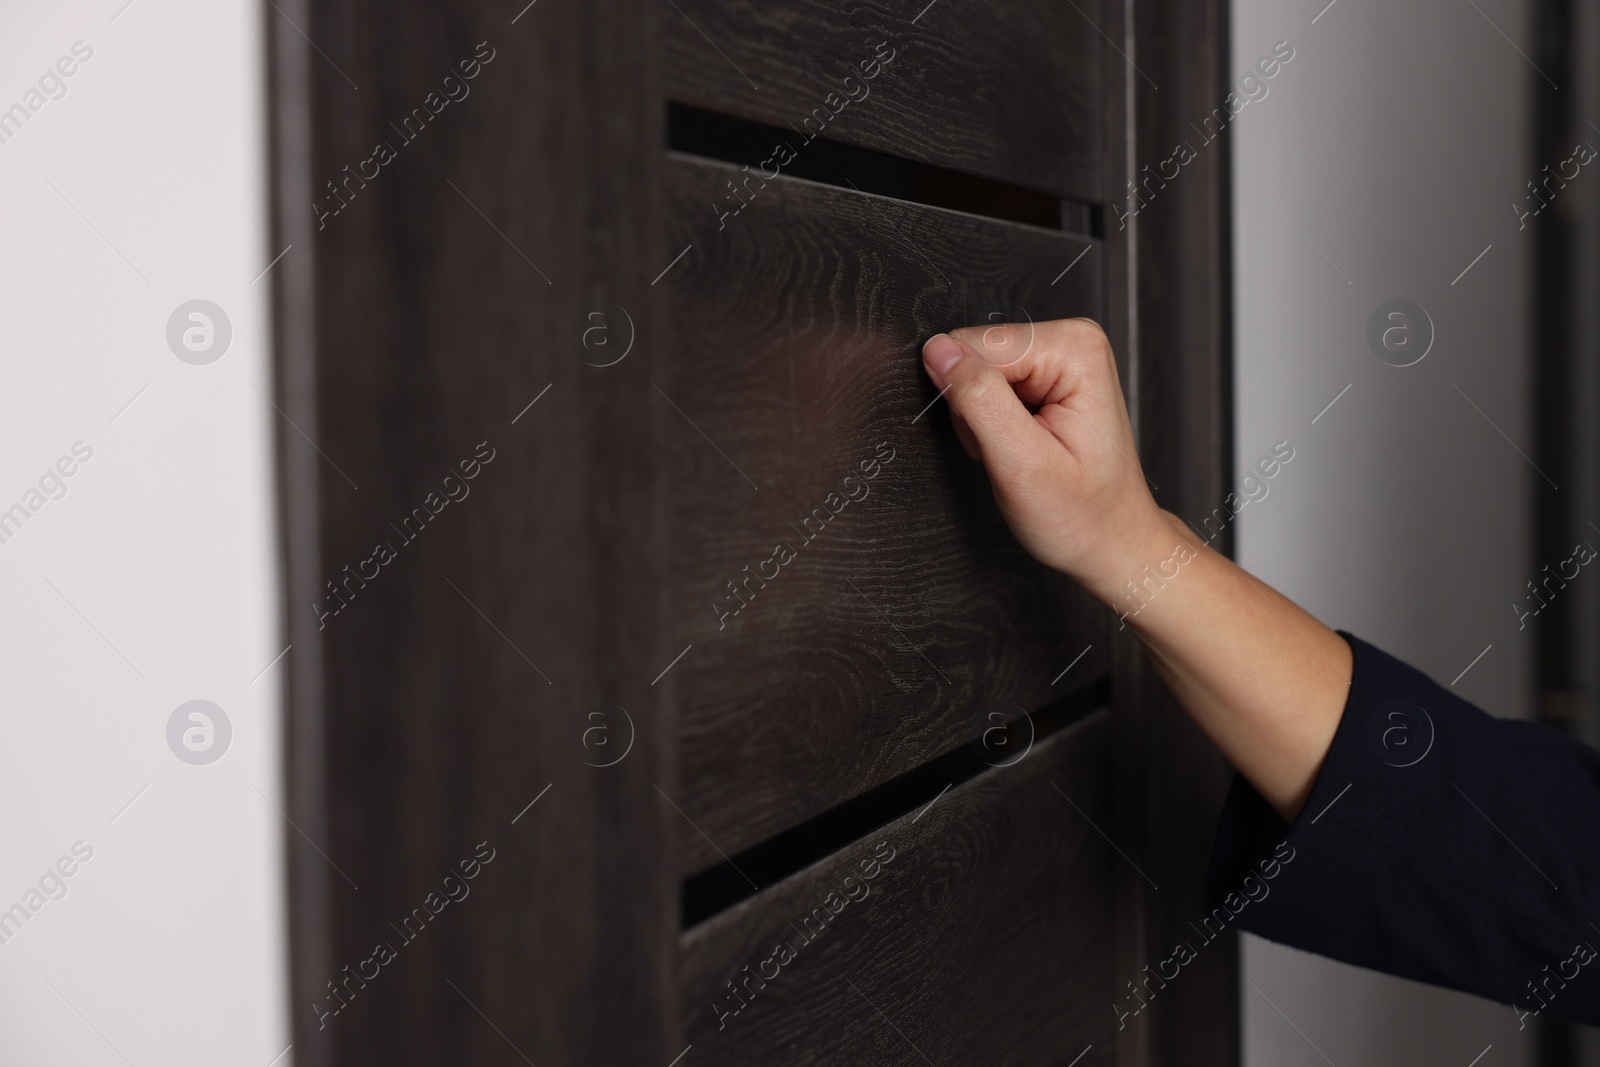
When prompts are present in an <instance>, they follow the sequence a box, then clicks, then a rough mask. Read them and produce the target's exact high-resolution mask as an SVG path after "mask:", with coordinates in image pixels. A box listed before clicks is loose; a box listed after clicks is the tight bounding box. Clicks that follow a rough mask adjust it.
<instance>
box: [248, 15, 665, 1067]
mask: <svg viewBox="0 0 1600 1067" xmlns="http://www.w3.org/2000/svg"><path fill="white" fill-rule="evenodd" d="M274 2H275V4H276V5H278V6H283V11H282V13H280V12H279V10H278V6H274V7H269V8H264V9H263V18H264V20H265V24H266V25H267V26H269V27H270V28H271V31H272V34H273V48H274V54H273V70H274V77H275V100H276V103H275V114H276V121H277V138H276V141H275V145H274V169H275V184H276V189H277V191H278V199H277V204H276V211H275V233H276V235H277V239H278V240H279V242H280V244H279V245H278V247H280V248H281V247H282V246H283V245H286V244H293V246H294V247H293V249H292V250H291V251H289V252H288V253H287V254H286V255H285V256H284V257H283V259H282V261H281V262H280V263H278V265H277V266H276V267H275V268H274V271H273V275H272V277H273V284H274V285H275V286H276V287H277V293H278V303H277V315H278V319H277V323H278V337H279V359H278V367H279V377H278V390H277V392H278V395H279V397H280V399H281V401H282V403H283V405H285V407H284V410H285V414H286V415H287V416H288V418H289V419H290V420H292V426H291V425H290V423H289V422H288V421H286V422H284V423H283V424H282V425H281V426H280V429H281V431H282V434H281V438H280V439H281V441H282V442H283V444H282V448H281V454H282V456H283V470H284V478H283V503H284V513H285V520H286V523H287V527H288V538H287V546H288V577H287V588H288V619H289V640H290V641H292V642H293V649H292V650H291V652H290V653H289V655H288V657H287V658H286V659H285V663H286V665H287V667H288V669H289V672H290V691H291V694H292V695H291V704H290V720H289V724H290V725H289V730H290V762H289V767H288V777H289V781H290V783H291V788H290V796H291V803H290V804H289V806H288V814H289V816H290V817H291V818H292V819H293V821H294V823H295V825H296V827H298V828H299V829H300V830H302V831H304V833H303V834H302V833H298V832H295V831H286V836H287V840H288V841H289V843H290V845H289V847H290V850H291V851H290V864H291V873H292V885H293V893H292V896H291V909H290V919H291V930H292V936H293V939H294V961H295V963H294V981H293V986H294V988H293V995H292V997H291V1000H290V1007H291V1011H292V1013H293V1014H292V1018H293V1025H294V1052H293V1055H294V1057H295V1060H296V1062H297V1063H300V1064H314V1065H317V1064H340V1065H345V1064H384V1065H396V1064H441V1063H470V1064H485V1065H488V1064H501V1063H522V1062H523V1059H522V1057H526V1059H527V1060H529V1061H531V1062H535V1063H538V1064H540V1065H541V1067H551V1065H574V1067H576V1065H579V1064H594V1063H615V1064H625V1063H626V1064H632V1063H640V1064H657V1065H664V1064H666V1063H667V1062H668V1061H669V1060H671V1059H672V1057H673V1056H675V1055H677V1054H678V1053H679V1052H680V1051H681V1049H682V1046H681V1045H678V1044H677V1036H676V1035H677V1030H678V1020H677V1012H676V999H675V998H674V997H672V995H671V990H672V977H671V960H672V958H673V951H674V945H675V940H674V939H675V935H676V931H677V899H676V886H677V883H676V877H675V873H674V872H673V870H672V869H671V863H670V860H671V856H670V850H669V848H668V843H669V841H670V835H671V833H672V830H673V824H672V823H671V821H670V820H674V819H676V818H677V816H676V815H675V814H674V813H673V812H672V810H671V808H670V807H668V806H667V805H666V804H665V803H664V802H663V801H662V799H661V793H660V792H658V791H657V786H659V787H660V788H661V789H662V790H664V791H666V792H669V793H670V792H673V791H675V788H676V786H675V776H674V771H673V763H672V754H673V747H674V746H673V743H672V737H673V719H672V714H673V711H672V705H671V690H670V687H669V686H666V685H662V686H656V687H652V686H651V684H650V683H651V679H652V678H653V677H654V676H655V674H656V673H657V672H658V671H659V670H660V669H661V667H662V666H664V665H665V663H666V662H667V660H668V659H670V654H669V653H668V652H667V651H666V644H665V642H666V635H667V628H666V627H665V625H664V622H665V620H664V618H663V617H662V614H661V608H662V606H663V603H664V602H663V600H662V599H661V598H660V596H659V595H658V590H659V589H660V587H661V583H662V580H663V576H662V569H663V567H664V566H665V565H666V563H667V561H666V559H665V552H664V549H665V545H666V539H665V536H664V532H663V529H662V525H661V519H662V517H663V512H662V500H663V498H662V496H661V487H662V485H663V482H662V481H661V479H660V477H659V472H658V470H657V463H656V457H657V455H658V452H659V450H658V448H657V445H656V440H655V434H656V429H657V423H656V418H655V413H656V412H657V410H658V409H657V407H656V404H657V400H656V399H655V397H654V396H653V392H652V390H651V386H650V382H651V380H652V375H653V370H652V366H651V360H652V358H653V355H654V353H655V351H656V348H655V346H653V345H650V344H646V343H643V342H642V341H641V343H639V344H637V345H635V346H634V350H633V351H632V352H631V353H630V355H629V356H628V358H627V359H625V360H624V361H622V362H621V363H619V364H617V365H616V366H613V367H609V368H596V367H593V366H589V365H586V362H585V359H586V357H588V359H589V361H590V362H599V360H597V359H595V357H593V356H592V355H590V353H589V351H588V350H586V349H585V348H584V347H583V345H582V343H581V340H580V339H581V338H582V335H583V331H584V330H585V329H587V328H590V327H591V326H593V325H594V324H595V320H593V319H591V318H590V315H591V314H592V313H595V312H599V313H602V314H603V315H605V316H607V317H608V319H609V321H610V323H611V328H612V329H613V330H615V331H616V333H615V336H614V339H615V341H616V343H617V348H615V349H612V351H617V350H620V348H621V346H622V341H623V338H624V334H625V328H624V326H623V320H624V316H623V314H622V309H626V311H627V313H628V314H629V315H631V317H632V323H633V327H634V329H636V330H637V332H638V334H639V336H640V337H641V338H646V337H651V336H654V335H655V334H656V333H657V332H658V331H657V326H656V323H655V320H654V312H653V303H652V300H651V299H650V296H651V290H650V288H649V283H650V281H651V279H652V278H654V277H655V275H656V274H657V273H658V272H659V271H660V270H661V268H662V266H664V265H665V263H666V261H667V258H668V257H667V256H666V255H665V254H664V251H663V245H662V243H661V238H662V236H663V231H662V228H661V226H660V219H661V212H662V205H661V201H660V188H661V187H660V183H659V178H658V175H659V168H660V165H661V148H660V145H661V143H662V139H663V136H664V133H663V129H662V124H663V114H662V108H661V107H660V105H659V100H660V94H659V90H658V89H657V88H656V87H655V82H654V71H655V70H656V69H657V64H658V61H659V45H658V43H657V42H656V37H655V34H654V32H653V30H652V27H653V25H654V23H655V19H656V17H657V6H656V5H655V4H654V3H650V2H634V0H603V2H599V3H592V4H577V5H574V4H560V3H549V2H546V3H541V4H538V5H536V6H532V7H531V8H528V9H526V10H525V11H524V13H523V14H522V15H521V16H520V17H519V18H518V20H517V21H516V23H515V24H513V22H512V20H513V18H514V17H517V16H518V9H519V8H520V7H521V6H522V5H504V4H499V3H487V2H483V0H464V2H458V3H451V4H448V5H446V4H439V3H423V2H416V0H412V2H404V3H399V4H389V3H373V2H367V0H343V2H340V3H335V4H316V5H310V4H300V3H290V2H289V0H281V3H280V0H274ZM302 34H304V36H302ZM308 38H309V40H310V41H314V42H315V47H314V48H312V47H311V46H310V45H309V44H308V40H307V39H308ZM491 52H492V54H493V58H492V59H487V58H485V57H486V56H487V55H488V54H489V53H491ZM474 57H478V58H479V59H480V60H481V64H480V69H479V70H478V73H477V75H476V77H474V78H472V79H471V80H470V82H466V83H464V84H465V85H466V86H467V88H468V89H469V90H470V92H469V93H468V94H465V95H463V94H462V93H461V88H460V86H461V85H462V84H463V83H462V82H461V79H460V75H461V71H460V69H459V65H460V64H461V63H462V62H463V61H466V60H472V59H474ZM580 60H581V61H580ZM447 77H453V78H454V79H455V82H454V83H447V82H446V81H445V79H446V78H447ZM346 79H349V80H348V81H347V80H346ZM452 84H454V85H455V86H456V88H455V89H454V90H453V91H454V92H455V93H456V94H457V95H458V96H462V98H461V99H458V100H452V101H451V102H449V103H448V104H445V105H444V106H442V108H441V109H440V110H439V111H438V112H437V114H433V115H432V116H431V117H429V118H427V120H426V126H425V127H424V128H422V130H421V132H420V133H419V134H417V135H416V136H415V138H414V139H412V140H408V139H406V138H405V137H404V136H403V134H402V133H401V132H400V131H398V130H397V129H395V128H394V127H392V126H391V123H398V122H400V121H402V120H403V119H404V118H405V117H406V116H410V115H412V113H413V109H415V108H427V109H428V112H431V111H432V109H433V107H435V106H438V104H437V102H438V101H439V100H441V99H443V98H444V97H445V94H446V93H447V92H450V91H452ZM356 86H359V89H357V88H356ZM429 94H434V97H433V98H434V101H435V103H434V104H429V102H428V98H429ZM426 113H427V112H425V114H426ZM375 142H388V143H390V144H391V145H392V146H393V149H394V151H395V158H394V159H392V160H391V161H390V162H387V163H385V164H383V166H382V168H381V170H380V171H378V173H377V176H376V177H371V178H369V180H366V181H365V182H364V183H355V182H352V184H351V186H350V187H349V188H348V189H347V190H346V194H347V196H348V200H347V202H346V203H345V205H344V206H343V207H342V208H340V209H339V211H338V213H337V214H335V215H333V216H332V217H325V218H322V219H321V220H320V223H319V219H318V217H317V215H316V213H315V212H313V210H312V203H313V201H314V200H315V201H317V202H319V203H321V204H323V205H324V208H325V209H327V205H329V204H332V205H334V206H337V205H338V203H339V202H338V201H337V200H333V199H332V198H331V196H330V193H329V190H328V188H327V186H326V184H325V183H326V182H328V181H334V180H339V181H341V182H342V181H343V180H345V177H346V176H345V173H344V170H343V168H345V167H346V166H347V165H349V166H350V167H351V168H352V169H353V170H354V169H355V168H356V167H357V166H358V164H359V161H361V160H363V159H366V158H369V157H370V156H371V155H372V154H373V146H374V143H375ZM576 161H582V165H581V166H579V165H576ZM367 173H368V174H369V175H370V174H371V173H372V171H371V169H370V168H368V169H367ZM547 387H548V389H549V392H548V393H543V391H544V390H545V389H546V388H547ZM541 394H543V395H542V397H541ZM536 397H541V398H540V399H539V400H538V403H537V404H535V405H534V406H533V407H532V408H531V409H527V410H524V409H525V407H526V405H528V404H529V403H530V402H531V401H533V400H534V399H535V398H536ZM618 411H625V412H627V413H628V416H627V418H624V419H618V418H616V413H617V412H618ZM519 413H520V417H519ZM513 420H515V421H513ZM302 435H303V436H302ZM309 442H315V445H314V446H313V445H312V444H310V443H309ZM480 443H486V445H487V448H488V449H491V450H492V451H493V455H494V458H493V459H492V461H490V462H488V463H487V464H486V465H483V466H482V467H481V469H480V471H479V473H478V474H477V477H476V478H474V479H472V480H471V481H470V482H468V483H462V482H461V478H460V476H461V472H460V471H459V469H458V468H459V464H460V463H461V461H463V460H471V459H473V457H474V456H477V455H479V451H480ZM479 458H481V456H480V457H479ZM449 475H456V482H454V483H449V484H447V483H446V482H445V478H446V477H447V476H449ZM347 479H348V480H347ZM452 484H455V485H458V486H459V485H461V484H465V485H467V486H468V487H469V488H470V493H468V494H467V495H465V496H464V497H463V498H461V499H458V500H453V501H449V502H447V503H444V504H443V505H433V504H428V499H429V494H433V499H434V500H436V501H437V500H441V499H444V498H445V496H446V494H447V493H450V492H452V489H451V485H452ZM454 491H455V492H457V493H459V492H460V489H459V488H457V489H456V490H454ZM435 506H438V507H439V511H438V514H437V515H436V516H434V517H433V518H431V519H429V520H427V523H426V526H425V528H424V529H423V532H422V533H421V534H420V535H419V536H417V537H416V540H415V541H414V542H410V541H408V540H407V539H406V537H405V535H403V534H402V533H401V531H400V529H399V527H401V526H402V525H403V524H404V519H405V518H406V517H407V516H410V515H412V514H413V510H414V509H416V508H419V507H427V508H428V509H429V510H432V509H433V508H434V507H435ZM379 542H388V543H389V544H390V545H391V546H393V549H394V550H395V552H396V557H397V558H395V559H394V560H393V561H391V562H388V563H386V564H384V565H383V566H382V567H381V569H380V571H379V573H378V576H377V577H376V578H373V579H372V580H370V581H367V582H364V583H362V584H360V585H353V586H352V587H351V592H350V593H349V594H348V595H350V596H351V597H352V599H350V601H349V602H348V604H347V606H345V607H343V608H342V609H340V612H339V614H338V615H337V616H335V617H332V618H327V619H324V620H322V624H319V621H318V618H317V615H316V614H315V613H314V612H313V607H312V605H313V604H314V603H318V602H324V601H326V602H327V604H328V605H329V606H333V605H336V604H337V603H338V602H337V601H335V600H333V599H332V594H331V593H330V591H329V589H328V588H327V587H326V586H325V583H326V582H328V581H330V580H337V581H341V582H342V581H343V580H344V578H345V572H344V570H343V568H344V567H345V566H346V565H349V566H350V567H351V568H352V570H355V569H357V568H359V566H360V561H362V560H363V559H367V558H370V557H371V556H372V554H373V548H374V545H375V544H376V543H379ZM367 573H369V574H370V573H371V571H370V569H368V572H367ZM323 624H325V625H323ZM619 709H626V711H627V712H628V713H629V714H631V716H632V721H633V724H634V725H635V727H636V737H634V739H633V743H632V749H631V752H630V753H629V755H628V756H627V758H626V759H624V760H622V761H621V762H620V763H618V764H617V765H616V766H613V767H609V768H604V769H601V768H596V767H593V766H589V765H586V764H587V763H592V762H601V760H602V759H603V758H608V757H609V753H610V752H611V751H616V750H620V749H621V748H622V747H623V741H624V740H625V727H624V719H623V718H622V716H621V715H619V714H618V711H619ZM591 713H600V714H604V715H606V716H608V717H609V723H610V728H611V729H612V730H613V731H614V735H613V736H614V737H615V740H616V744H615V747H614V748H613V749H610V750H605V754H604V755H602V754H601V752H600V750H599V749H598V748H597V747H590V748H588V749H586V747H585V743H584V739H585V736H586V731H587V730H589V729H590V728H591V727H592V726H594V725H596V723H597V720H593V719H591V718H590V717H589V716H590V714H591ZM591 736H592V735H591ZM547 789H548V791H547V792H546V790H547ZM535 798H539V799H538V802H537V803H536V804H534V805H533V806H532V807H531V808H529V807H527V806H528V805H529V804H530V802H532V801H534V800H535ZM482 842H486V843H487V848H488V849H491V850H493V854H494V857H495V858H494V859H493V860H492V861H491V862H490V863H488V864H486V865H483V866H482V867H481V870H479V872H478V873H477V877H476V878H475V879H473V880H472V881H471V882H470V883H465V885H466V886H467V888H468V889H470V893H469V894H468V895H466V896H465V897H464V898H462V899H460V900H459V901H457V902H451V903H447V904H445V905H444V906H443V908H442V910H440V911H439V912H438V913H437V915H436V916H435V917H433V918H431V919H430V920H429V921H428V922H427V925H426V928H425V929H424V930H423V932H422V933H421V934H420V935H418V936H416V937H415V940H410V939H409V938H407V937H406V936H405V935H404V934H403V933H402V928H406V929H409V928H407V927H406V924H405V920H406V919H407V917H409V916H413V915H414V912H415V910H416V909H424V912H423V913H424V915H427V914H428V912H431V911H432V910H433V904H431V903H430V899H431V900H432V901H437V900H439V899H440V898H441V897H442V896H443V895H444V894H445V893H447V892H449V887H448V886H446V884H445V882H444V878H445V877H446V876H447V875H450V874H451V873H452V871H453V870H455V869H456V868H457V865H458V864H459V863H460V862H461V861H463V860H471V859H473V858H474V856H475V854H476V853H477V851H478V848H479V845H480V843H482ZM456 892H458V893H459V890H457V891H456ZM430 894H432V897H431V898H430ZM378 944H387V945H390V946H391V947H392V950H393V951H394V953H395V958H394V959H392V960H391V961H390V962H387V963H382V964H381V965H380V968H379V971H378V976H377V977H375V978H370V980H367V981H364V982H363V981H359V980H351V985H350V986H349V987H348V988H345V987H343V983H344V982H345V981H346V979H347V976H348V975H349V974H351V973H359V972H360V971H362V970H363V969H366V970H367V973H368V975H369V977H370V974H371V967H372V964H367V965H366V967H365V968H363V961H365V960H371V959H372V957H373V953H374V949H375V946H376V945H378ZM346 967H349V968H350V971H346V970H345V968H346ZM330 982H337V983H340V987H341V989H342V990H343V991H342V996H343V997H344V999H345V1001H346V1006H345V1007H343V1008H342V1009H340V1010H339V1012H338V1014H336V1015H331V1017H326V1018H324V1017H322V1015H321V1011H319V1009H318V1008H317V1007H315V1006H316V1005H318V1004H323V1005H325V1006H326V1007H329V1008H331V1007H335V1006H337V1005H338V1004H339V1001H338V1000H335V999H334V998H333V996H332V995H331V994H330V988H329V985H328V983H330Z"/></svg>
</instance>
